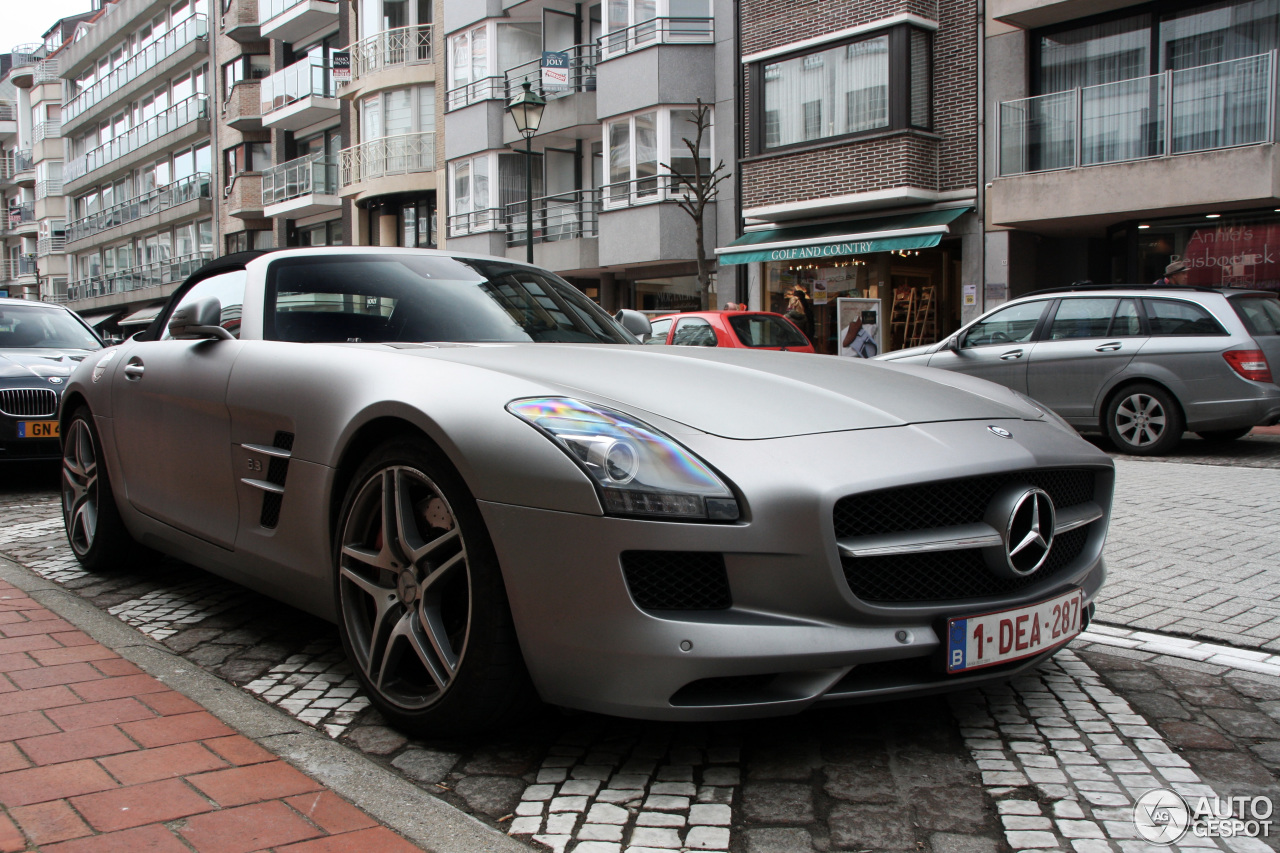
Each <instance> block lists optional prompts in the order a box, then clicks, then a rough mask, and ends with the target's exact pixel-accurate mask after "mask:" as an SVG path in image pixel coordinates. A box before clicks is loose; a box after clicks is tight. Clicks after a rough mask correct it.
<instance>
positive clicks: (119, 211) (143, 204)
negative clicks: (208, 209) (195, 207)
mask: <svg viewBox="0 0 1280 853" xmlns="http://www.w3.org/2000/svg"><path fill="white" fill-rule="evenodd" d="M209 197H210V193H209V175H208V174H207V173H205V172H200V173H198V174H195V175H191V176H189V177H186V178H183V179H181V180H178V181H174V182H173V183H171V184H166V185H165V186H163V187H157V188H156V189H154V190H151V191H150V192H146V193H143V194H142V195H140V196H138V197H136V198H132V199H129V200H128V201H122V202H120V203H119V204H115V205H112V206H111V207H108V208H107V209H106V210H102V211H98V212H97V213H91V214H89V215H88V216H85V217H83V218H81V219H73V220H72V221H71V222H68V223H67V242H68V243H74V242H76V241H77V240H84V239H86V238H88V237H93V236H95V235H97V234H101V233H103V232H104V231H110V230H111V229H112V228H119V227H120V226H122V225H128V224H129V223H130V222H137V221H138V220H140V219H143V218H145V217H148V216H152V215H153V214H157V213H160V212H161V211H165V210H169V209H170V208H174V207H177V206H179V205H183V204H187V203H188V202H192V201H196V200H198V199H208V198H209Z"/></svg>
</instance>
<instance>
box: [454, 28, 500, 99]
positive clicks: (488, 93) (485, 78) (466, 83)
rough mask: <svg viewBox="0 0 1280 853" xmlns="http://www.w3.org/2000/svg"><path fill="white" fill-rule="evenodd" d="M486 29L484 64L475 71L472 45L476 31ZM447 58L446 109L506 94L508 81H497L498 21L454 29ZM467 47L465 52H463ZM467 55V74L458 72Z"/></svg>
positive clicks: (484, 31) (484, 30)
mask: <svg viewBox="0 0 1280 853" xmlns="http://www.w3.org/2000/svg"><path fill="white" fill-rule="evenodd" d="M479 32H483V33H484V41H485V57H484V67H483V68H482V69H481V72H482V73H480V74H479V75H477V74H476V63H475V58H474V56H473V55H472V52H471V48H472V45H473V44H474V40H475V34H476V33H479ZM446 49H447V54H448V58H447V61H446V63H445V79H446V80H447V81H448V84H447V86H446V89H445V109H446V110H456V109H461V108H462V107H465V106H469V105H471V104H474V103H478V102H480V101H485V100H489V99H491V98H505V97H506V86H505V81H502V82H498V76H499V75H498V72H497V70H496V69H497V56H496V54H497V50H498V24H497V22H496V21H485V22H483V23H481V24H477V25H476V26H474V27H468V28H467V29H465V30H462V31H460V32H456V33H452V34H451V35H450V36H449V38H448V39H447V45H446ZM464 51H465V53H463V52H464ZM462 56H465V57H466V70H467V74H466V78H465V79H461V78H460V77H459V75H458V73H457V72H458V70H459V69H460V66H459V64H458V63H459V59H460V58H461V57H462Z"/></svg>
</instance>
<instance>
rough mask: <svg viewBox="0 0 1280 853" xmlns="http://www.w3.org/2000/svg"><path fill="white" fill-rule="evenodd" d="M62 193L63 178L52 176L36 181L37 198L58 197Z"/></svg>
mask: <svg viewBox="0 0 1280 853" xmlns="http://www.w3.org/2000/svg"><path fill="white" fill-rule="evenodd" d="M60 195H62V179H61V178H50V179H48V180H46V181H38V182H37V183H36V198H57V197H58V196H60Z"/></svg>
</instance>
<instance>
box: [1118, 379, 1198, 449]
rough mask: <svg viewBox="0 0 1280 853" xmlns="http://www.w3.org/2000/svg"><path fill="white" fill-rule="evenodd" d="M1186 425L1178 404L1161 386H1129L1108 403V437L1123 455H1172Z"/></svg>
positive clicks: (1144, 384)
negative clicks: (1170, 453) (1171, 452)
mask: <svg viewBox="0 0 1280 853" xmlns="http://www.w3.org/2000/svg"><path fill="white" fill-rule="evenodd" d="M1185 424H1186V422H1185V420H1184V419H1183V417H1182V409H1181V407H1179V406H1178V401H1177V400H1175V399H1174V398H1173V395H1172V394H1170V393H1169V392H1168V391H1166V390H1164V389H1163V388H1161V387H1160V386H1159V385H1149V384H1146V383H1143V384H1140V385H1130V386H1128V387H1127V388H1123V389H1121V390H1120V391H1119V393H1117V394H1116V395H1115V396H1114V397H1112V398H1111V401H1110V402H1108V403H1107V413H1106V424H1105V426H1106V430H1107V435H1108V436H1110V437H1111V441H1112V442H1114V443H1115V446H1116V449H1117V450H1119V451H1121V452H1122V453H1132V454H1135V455H1137V456H1160V455H1163V454H1165V453H1169V452H1170V451H1172V450H1173V448H1174V447H1176V446H1177V444H1178V442H1179V441H1181V440H1182V432H1183V430H1184V429H1185Z"/></svg>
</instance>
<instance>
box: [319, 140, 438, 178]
mask: <svg viewBox="0 0 1280 853" xmlns="http://www.w3.org/2000/svg"><path fill="white" fill-rule="evenodd" d="M435 168H436V135H435V133H433V132H431V131H427V132H425V133H406V134H403V135H400V136H385V137H383V138H381V139H371V140H369V141H368V142H362V143H360V144H359V145H353V146H352V147H350V148H344V149H343V150H342V186H343V187H349V186H351V185H352V184H358V183H360V182H361V181H371V180H373V179H374V178H385V177H386V176H388V175H408V174H411V173H414V172H432V171H435Z"/></svg>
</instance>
